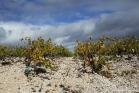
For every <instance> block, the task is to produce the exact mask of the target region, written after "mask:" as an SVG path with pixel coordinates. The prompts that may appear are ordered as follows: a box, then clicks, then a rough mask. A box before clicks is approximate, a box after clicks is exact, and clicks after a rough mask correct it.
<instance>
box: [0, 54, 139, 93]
mask: <svg viewBox="0 0 139 93" xmlns="http://www.w3.org/2000/svg"><path fill="white" fill-rule="evenodd" d="M17 60H19V58H18V59H17V58H14V60H13V62H12V64H11V65H5V66H3V65H0V93H139V60H138V59H137V57H134V58H133V59H132V60H127V59H126V56H124V57H123V58H122V59H121V61H119V62H117V61H108V62H106V66H105V69H104V72H108V73H100V74H103V75H104V76H102V75H100V74H97V73H95V74H92V73H83V72H82V70H83V69H82V63H83V62H82V61H81V60H79V59H74V58H72V57H68V58H66V57H65V58H64V57H63V58H59V59H56V60H54V61H52V63H53V64H54V65H55V66H57V69H55V70H54V71H51V70H50V69H47V70H46V73H43V74H39V75H37V76H35V77H31V76H29V77H26V76H25V75H24V71H25V68H26V66H25V64H23V61H24V59H23V58H20V60H19V61H17ZM7 61H8V60H7ZM0 62H2V61H0ZM86 69H87V72H90V71H91V69H90V68H89V67H87V68H86Z"/></svg>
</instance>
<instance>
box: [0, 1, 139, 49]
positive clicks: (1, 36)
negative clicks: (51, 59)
mask: <svg viewBox="0 0 139 93" xmlns="http://www.w3.org/2000/svg"><path fill="white" fill-rule="evenodd" d="M138 4H139V0H105V1H104V0H1V2H0V45H8V44H10V42H13V44H15V45H17V44H21V42H20V41H19V39H20V38H22V37H25V36H30V37H32V39H36V38H37V37H39V36H42V37H43V38H44V39H45V40H47V39H48V38H49V37H51V38H52V41H53V42H54V43H56V44H62V45H64V46H65V47H67V48H69V49H70V50H73V48H74V47H75V45H76V43H75V42H74V40H76V39H79V40H81V41H82V40H84V41H85V40H87V39H88V38H89V36H93V39H94V40H96V39H97V38H98V37H100V36H103V35H107V36H112V37H116V38H121V37H123V36H126V35H136V36H138V37H139V34H138V32H139V26H138V24H139V12H138V11H139V5H138Z"/></svg>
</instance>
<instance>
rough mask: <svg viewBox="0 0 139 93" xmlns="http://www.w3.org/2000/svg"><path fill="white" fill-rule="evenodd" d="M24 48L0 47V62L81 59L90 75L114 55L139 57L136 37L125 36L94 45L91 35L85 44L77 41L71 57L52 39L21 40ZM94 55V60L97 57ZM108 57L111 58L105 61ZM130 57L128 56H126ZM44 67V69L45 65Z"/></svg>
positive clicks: (102, 39) (107, 37)
mask: <svg viewBox="0 0 139 93" xmlns="http://www.w3.org/2000/svg"><path fill="white" fill-rule="evenodd" d="M20 40H21V42H24V43H25V46H13V45H12V44H10V46H9V47H7V46H0V51H1V52H0V59H3V58H4V57H26V58H27V59H28V60H29V61H30V62H42V63H44V64H45V63H46V61H44V60H43V57H44V56H45V57H46V56H47V57H51V58H56V57H58V56H59V57H71V56H74V57H76V58H77V57H82V59H83V62H84V65H83V67H84V68H85V65H89V66H90V67H91V68H92V72H99V71H100V70H101V69H102V68H103V66H104V65H105V62H106V61H108V60H117V59H116V55H119V56H120V57H122V55H128V56H129V55H131V54H132V55H134V56H138V55H139V38H137V37H136V36H125V37H123V38H121V39H119V40H117V39H116V38H113V37H109V36H102V37H99V38H98V41H97V42H94V41H93V40H92V36H90V38H89V39H88V40H87V41H82V42H80V41H79V40H75V42H77V44H78V45H77V46H76V47H75V48H74V54H73V53H72V52H70V51H69V50H68V49H66V48H65V47H63V46H62V45H56V44H53V43H52V41H51V38H49V39H48V40H47V41H45V40H44V39H43V38H42V37H38V38H37V40H31V38H30V37H25V38H21V39H20ZM96 56H97V57H96ZM107 56H111V58H108V57H107ZM129 57H130V56H129ZM46 67H47V66H46Z"/></svg>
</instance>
